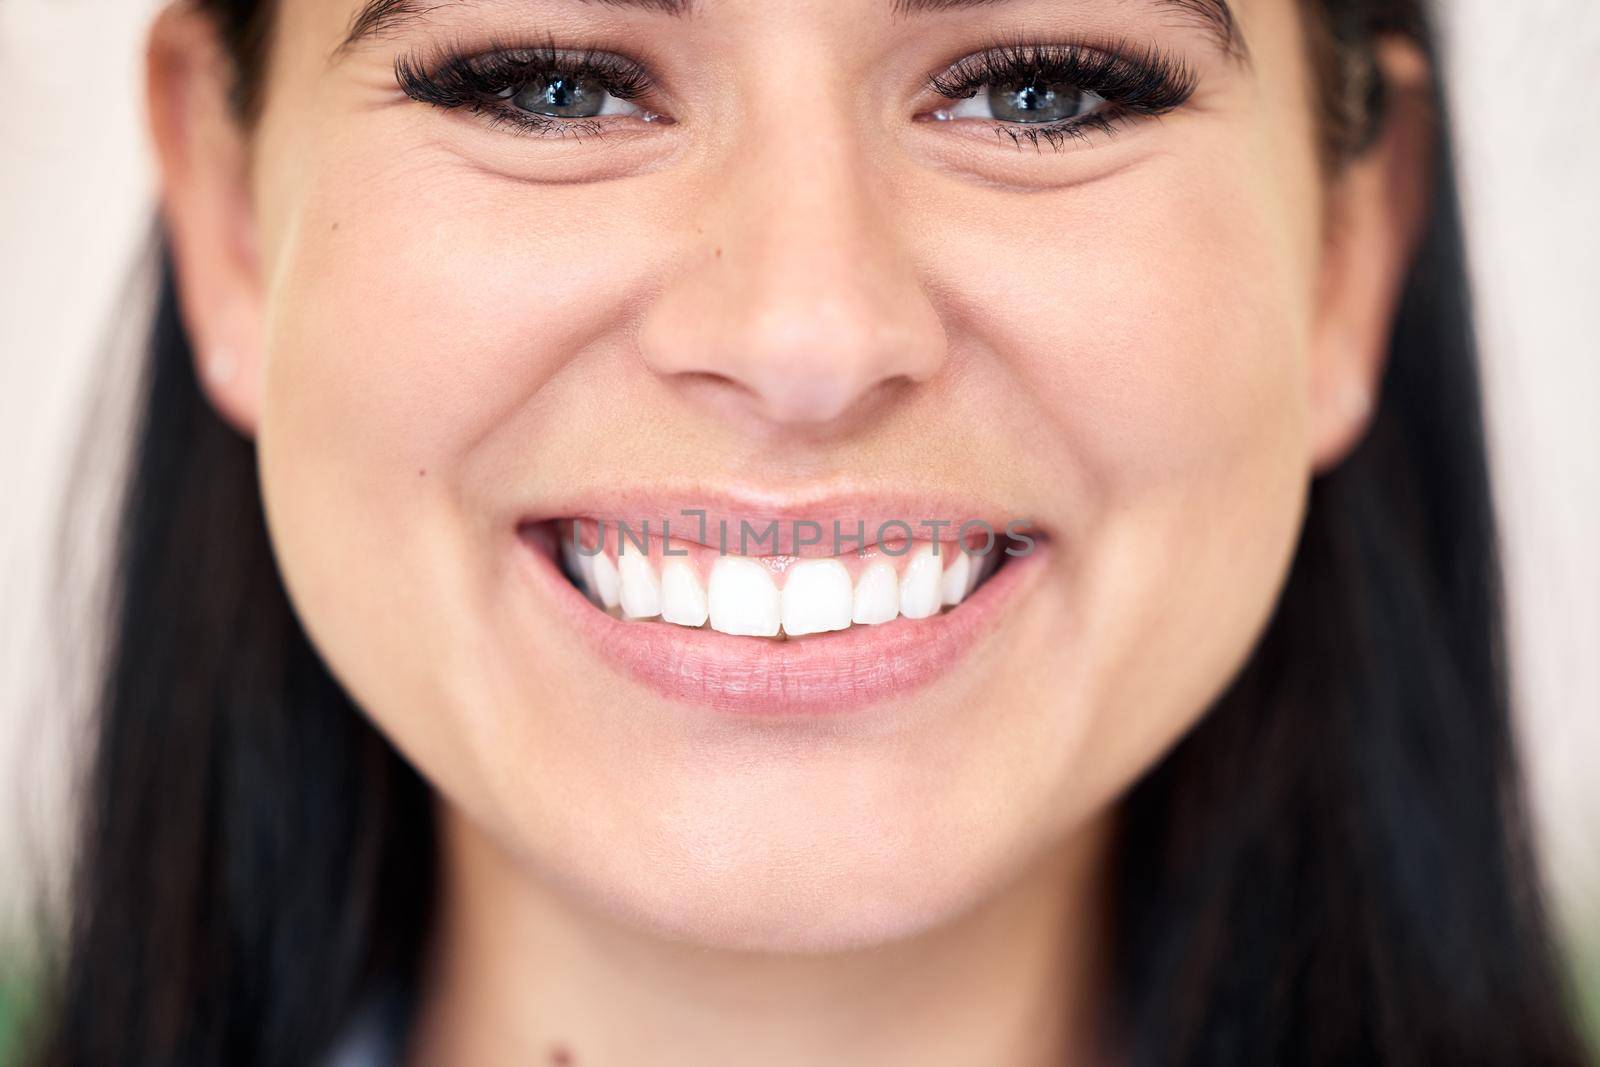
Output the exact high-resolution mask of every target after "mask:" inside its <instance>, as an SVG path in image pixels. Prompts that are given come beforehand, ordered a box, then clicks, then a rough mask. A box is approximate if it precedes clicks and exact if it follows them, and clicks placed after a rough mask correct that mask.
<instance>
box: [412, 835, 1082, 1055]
mask: <svg viewBox="0 0 1600 1067" xmlns="http://www.w3.org/2000/svg"><path fill="white" fill-rule="evenodd" d="M440 823H441V850H442V855H441V859H442V862H443V882H442V890H443V892H442V899H441V913H440V916H439V923H438V926H437V928H436V931H435V940H434V945H433V951H432V955H431V959H430V962H429V965H428V967H427V969H426V971H425V974H424V982H423V986H422V997H421V1000H420V1002H419V1005H418V1008H419V1014H418V1017H417V1019H416V1020H415V1026H414V1029H413V1040H412V1048H411V1054H410V1057H409V1060H410V1063H411V1064H412V1065H413V1067H433V1065H435V1064H456V1063H471V1064H478V1065H483V1067H493V1065H498V1064H502V1063H504V1064H518V1065H530V1064H531V1065H545V1064H550V1065H560V1064H571V1065H585V1064H623V1063H651V1064H662V1065H676V1064H695V1065H697V1067H699V1065H704V1064H707V1063H730V1062H741V1063H761V1064H771V1065H774V1067H787V1065H790V1064H795V1065H798V1064H816V1063H830V1064H840V1065H851V1064H872V1065H874V1067H898V1065H901V1064H906V1065H910V1064H917V1065H919V1067H937V1065H943V1064H950V1065H956V1064H963V1065H969V1064H973V1063H993V1064H1005V1065H1007V1067H1013V1065H1015V1067H1024V1065H1033V1064H1040V1065H1043V1064H1047V1063H1048V1064H1062V1063H1074V1064H1087V1063H1094V1062H1096V1061H1097V1060H1098V1059H1099V1057H1098V1056H1097V1055H1096V1053H1095V1049H1096V1047H1097V1045H1098V1043H1099V1039H1100V1037H1101V1033H1100V1029H1101V1028H1100V1027H1099V1026H1098V1025H1097V1022H1098V1020H1100V1019H1101V1018H1102V1010H1103V1008H1104V1006H1105V1005H1104V998H1103V989H1104V984H1105V982H1104V967H1103V964H1104V957H1103V951H1102V949H1103V944H1104V942H1103V938H1102V937H1101V936H1100V935H1101V932H1102V930H1103V928H1104V919H1105V908H1104V906H1103V905H1104V898H1103V895H1102V893H1103V882H1104V880H1103V877H1102V874H1103V871H1104V869H1105V866H1106V864H1105V860H1106V852H1107V841H1108V838H1109V834H1108V831H1107V829H1106V827H1105V826H1104V825H1101V826H1097V827H1095V828H1094V829H1092V830H1089V831H1086V832H1085V833H1083V834H1082V835H1081V836H1080V837H1078V838H1075V839H1074V840H1072V841H1070V842H1069V843H1068V844H1067V845H1065V846H1063V847H1061V848H1060V849H1058V850H1057V851H1056V852H1054V853H1052V854H1050V855H1048V856H1046V857H1044V858H1043V859H1042V860H1040V861H1039V862H1037V863H1035V864H1034V865H1033V866H1032V867H1030V868H1029V869H1028V870H1027V871H1025V872H1024V873H1022V874H1021V875H1020V876H1019V877H1017V878H1016V879H1014V880H1013V881H1012V882H1011V883H1010V884H1009V885H1007V886H1006V887H1004V888H1003V889H1001V890H1000V891H998V892H996V893H994V894H991V895H990V896H989V897H988V898H987V899H985V900H984V901H982V902H981V903H980V904H978V905H977V906H975V907H974V908H972V909H971V910H970V911H969V912H967V913H966V914H963V915H961V916H959V917H957V918H954V919H952V920H951V921H949V922H947V923H945V924H944V925H942V926H939V927H937V928H934V929H930V930H927V931H924V932H923V933H921V934H919V935H917V936H915V937H912V938H905V939H901V940H898V941H895V942H892V943H888V944H884V945H878V946H874V947H872V948H870V949H863V950H859V951H850V952H840V953H828V954H786V953H758V952H749V951H735V950H721V949H715V948H707V947H705V946H702V945H696V944H689V943H685V942H681V941H667V940H663V939H661V938H659V937H656V936H654V935H651V934H649V933H645V932H642V931H640V930H638V929H635V928H632V927H629V926H627V925H625V924H622V923H619V922H617V921H616V920H614V919H612V918H610V917H608V916H606V915H602V914H599V913H598V912H597V911H595V910H593V909H592V908H590V907H589V906H588V905H586V904H585V903H584V902H582V901H575V900H572V899H570V898H569V897H567V896H565V895H563V894H562V893H561V892H560V891H559V890H558V889H555V888H553V887H551V886H550V885H548V884H547V883H545V882H543V881H542V880H540V879H539V877H538V876H537V875H535V874H531V873H529V872H528V871H527V870H526V869H524V868H519V867H517V866H516V865H515V863H514V862H513V860H512V859H511V858H510V857H509V856H507V855H506V854H505V853H504V852H503V851H501V850H499V849H498V848H496V847H495V845H494V844H493V843H491V842H490V841H489V840H488V839H487V838H485V837H484V836H483V835H482V834H481V833H479V832H478V831H477V830H476V829H475V828H474V827H473V826H471V825H470V824H469V823H468V822H467V821H466V820H465V819H464V818H462V817H461V816H460V815H459V814H458V813H455V812H454V811H453V810H451V809H449V808H448V806H442V807H441V811H440Z"/></svg>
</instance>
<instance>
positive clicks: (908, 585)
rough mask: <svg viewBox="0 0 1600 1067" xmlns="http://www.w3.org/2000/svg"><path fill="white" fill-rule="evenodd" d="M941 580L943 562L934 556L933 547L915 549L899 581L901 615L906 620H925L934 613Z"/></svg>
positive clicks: (926, 545)
mask: <svg viewBox="0 0 1600 1067" xmlns="http://www.w3.org/2000/svg"><path fill="white" fill-rule="evenodd" d="M943 578H944V561H943V560H942V559H941V558H940V557H939V556H936V555H934V546H933V545H931V544H925V545H923V546H922V547H921V548H919V549H917V551H916V552H915V553H913V554H912V556H911V562H909V563H907V564H906V572H905V574H903V575H901V577H900V614H902V615H904V616H905V617H906V618H908V619H926V618H927V617H928V616H930V615H932V614H934V613H935V612H937V611H938V610H939V607H940V600H941V599H942V598H941V596H940V594H941V592H942V590H941V589H940V588H939V586H940V582H941V581H942V580H943Z"/></svg>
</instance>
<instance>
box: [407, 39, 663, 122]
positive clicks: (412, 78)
mask: <svg viewBox="0 0 1600 1067" xmlns="http://www.w3.org/2000/svg"><path fill="white" fill-rule="evenodd" d="M394 76H395V81H396V82H398V83H399V85H400V91H401V92H403V93H405V94H406V95H407V96H409V97H410V98H411V99H413V100H415V101H417V102H419V103H423V104H432V105H433V106H435V107H439V108H443V109H445V110H447V111H452V110H457V109H465V110H467V111H469V112H471V113H473V114H477V115H484V116H486V117H487V118H488V119H489V122H490V125H492V126H500V125H506V126H511V127H514V128H516V129H518V130H520V131H521V132H524V133H531V134H535V135H538V136H550V135H556V136H582V135H583V134H593V135H595V136H602V135H604V133H605V126H606V124H605V123H603V122H596V121H595V120H593V119H570V118H555V117H550V116H544V115H536V114H534V113H533V112H530V111H525V110H523V109H522V108H519V107H515V106H512V105H511V104H509V103H507V102H506V100H505V96H506V94H507V92H508V91H510V92H513V93H514V92H515V91H516V90H518V89H520V88H522V87H524V86H526V85H529V84H531V83H534V82H538V81H543V80H548V79H553V78H557V77H560V78H572V79H574V80H585V81H592V82H594V83H596V84H598V85H599V86H600V87H601V88H602V89H604V90H605V91H606V92H607V93H609V94H611V95H612V96H613V97H615V98H616V99H618V100H637V99H640V98H643V97H646V96H649V95H650V94H651V93H652V92H654V90H655V82H654V81H653V80H652V79H651V78H650V75H649V74H648V73H647V72H646V71H645V69H644V68H643V67H641V66H640V65H639V64H637V63H635V62H633V61H632V60H631V59H626V58H624V57H622V56H619V55H616V54H615V53H612V52H602V51H599V50H597V49H588V50H586V51H579V50H571V49H562V48H558V47H556V45H555V44H554V43H547V44H542V45H538V46H536V47H533V48H499V49H494V50H491V51H485V52H480V53H478V54H476V55H450V56H446V57H444V58H443V59H442V60H436V61H434V62H432V63H429V62H426V61H424V60H423V59H422V58H421V57H419V56H416V55H410V56H401V57H400V58H398V59H397V60H395V65H394Z"/></svg>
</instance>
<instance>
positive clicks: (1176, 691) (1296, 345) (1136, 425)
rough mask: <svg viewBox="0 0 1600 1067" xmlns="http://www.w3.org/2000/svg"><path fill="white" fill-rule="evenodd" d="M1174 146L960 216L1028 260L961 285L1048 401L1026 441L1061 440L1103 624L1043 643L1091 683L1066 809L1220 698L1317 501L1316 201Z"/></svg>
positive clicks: (965, 312) (1082, 583)
mask: <svg viewBox="0 0 1600 1067" xmlns="http://www.w3.org/2000/svg"><path fill="white" fill-rule="evenodd" d="M1173 166H1176V164H1171V165H1170V166H1169V165H1168V164H1167V163H1166V162H1165V161H1163V160H1159V159H1157V160H1151V161H1150V162H1149V165H1148V166H1146V167H1143V168H1140V169H1137V170H1135V171H1130V172H1128V173H1126V174H1123V175H1118V176H1113V177H1112V178H1110V179H1107V180H1106V181H1104V182H1102V183H1096V184H1093V185H1088V186H1082V187H1079V188H1076V189H1072V190H1065V191H1062V192H1061V193H1059V194H1054V195H1055V200H1054V202H1053V204H1052V207H1051V209H1050V210H1049V211H1048V212H1043V213H1041V212H1038V211H1032V212H1030V213H1029V214H1028V215H1027V216H1026V217H1025V218H1023V217H1022V216H1020V214H1019V213H1018V211H1017V210H1016V206H1015V204H1012V205H1009V206H1000V205H997V206H996V207H995V209H994V210H991V211H987V212H982V213H976V212H975V213H973V214H974V215H979V214H981V215H982V217H984V218H985V219H986V220H987V225H986V229H985V230H984V231H983V232H977V231H973V230H962V231H961V232H953V231H947V232H945V233H944V234H943V235H942V236H941V240H943V241H944V242H946V243H947V244H948V246H949V247H951V248H962V249H964V250H970V251H966V252H964V254H963V257H962V258H964V259H966V260H967V261H968V262H982V263H987V264H1005V265H1007V266H1006V268H1005V269H1001V270H993V271H984V272H982V273H981V274H976V273H969V274H966V275H963V277H962V279H961V284H960V286H959V287H957V286H956V284H955V283H956V279H953V278H951V279H946V284H947V286H950V287H953V288H955V289H956V290H957V291H960V292H961V293H963V294H964V295H963V298H962V299H963V300H964V304H963V306H962V308H961V315H962V317H963V318H964V319H965V321H966V322H967V324H968V325H967V327H966V328H967V329H969V330H970V331H971V332H972V334H973V335H974V336H976V337H981V338H982V339H983V343H984V345H985V346H987V347H989V348H991V349H992V350H994V355H995V358H994V359H993V360H992V361H991V362H992V363H993V365H994V366H995V367H996V368H997V369H998V371H999V373H1001V374H1003V375H1007V376H1010V378H1009V380H1002V381H1001V382H1000V383H999V384H998V385H996V386H995V388H996V390H997V392H999V391H1003V392H1004V393H1005V394H1007V396H1008V397H1009V398H1010V400H1011V402H1012V404H1013V405H1014V404H1015V403H1016V402H1017V401H1018V400H1019V399H1022V400H1023V402H1025V403H1027V404H1031V405H1032V410H1031V412H1030V417H1026V418H1022V419H1018V420H1017V422H1019V423H1020V424H1022V425H1025V426H1026V427H1028V430H1027V436H1026V438H1024V439H1022V440H1020V441H1019V442H1017V444H1016V447H1019V448H1026V449H1028V450H1030V451H1031V452H1032V453H1033V454H1035V455H1040V454H1042V455H1043V456H1044V457H1045V459H1046V462H1047V465H1048V467H1049V468H1050V469H1051V470H1052V471H1054V472H1056V473H1057V474H1058V476H1059V479H1060V483H1061V485H1062V487H1063V492H1062V499H1063V500H1064V501H1066V502H1067V503H1064V504H1063V509H1064V511H1066V512H1067V513H1066V514H1065V515H1063V516H1061V517H1060V523H1059V525H1060V526H1061V527H1062V528H1064V529H1066V530H1068V531H1069V533H1068V536H1067V538H1066V539H1065V540H1066V545H1067V548H1068V550H1067V551H1065V552H1063V553H1062V554H1061V555H1062V563H1063V566H1062V568H1060V573H1059V574H1058V575H1057V579H1058V580H1059V582H1060V583H1061V598H1062V601H1063V602H1065V603H1068V604H1070V605H1071V609H1070V610H1071V615H1072V617H1074V618H1075V619H1077V620H1081V621H1082V623H1083V625H1082V626H1081V627H1078V628H1077V629H1075V630H1074V633H1073V640H1071V641H1057V642H1055V643H1054V644H1052V645H1050V646H1048V647H1044V648H1042V649H1041V650H1040V655H1041V657H1043V658H1044V659H1045V660H1047V661H1048V662H1049V663H1050V664H1051V665H1050V667H1049V669H1048V670H1042V671H1041V674H1044V675H1047V676H1050V677H1052V678H1056V679H1060V680H1061V681H1060V682H1059V683H1058V684H1056V685H1054V686H1053V687H1052V691H1053V693H1056V694H1067V696H1066V697H1065V699H1062V698H1060V697H1056V698H1055V699H1056V703H1057V705H1058V709H1059V710H1058V712H1057V718H1056V723H1057V727H1056V730H1057V735H1056V736H1055V737H1054V738H1053V739H1052V741H1051V742H1049V743H1048V744H1047V745H1045V746H1042V747H1043V748H1045V749H1047V750H1051V751H1055V752H1057V753H1058V754H1059V766H1057V767H1056V768H1055V770H1056V771H1057V772H1058V775H1057V780H1058V781H1059V782H1061V783H1065V784H1063V785H1062V786H1061V788H1062V789H1065V790H1068V791H1069V792H1070V794H1071V801H1072V802H1071V803H1066V804H1063V805H1062V806H1061V810H1071V811H1081V810H1083V808H1084V807H1085V806H1088V807H1090V808H1093V806H1094V805H1095V804H1096V803H1099V802H1103V801H1104V800H1105V799H1106V798H1108V797H1109V796H1110V795H1112V794H1113V793H1115V792H1116V791H1117V790H1118V789H1120V788H1121V787H1123V786H1124V785H1126V783H1127V782H1128V781H1130V780H1132V779H1133V778H1134V777H1135V776H1136V775H1137V774H1138V773H1139V772H1140V771H1141V770H1142V769H1143V768H1145V767H1147V766H1149V765H1150V763H1151V762H1152V761H1153V760H1154V759H1156V758H1157V757H1158V756H1159V754H1160V753H1161V752H1162V751H1163V750H1164V749H1165V748H1166V747H1167V746H1168V745H1170V744H1171V743H1172V741H1173V740H1175V738H1176V737H1177V736H1178V735H1179V734H1180V733H1181V732H1182V731H1183V730H1184V729H1185V728H1186V727H1187V726H1188V725H1190V724H1192V723H1193V721H1194V720H1195V719H1196V718H1198V717H1199V715H1200V714H1201V713H1202V712H1203V711H1204V709H1205V708H1206V707H1208V706H1209V705H1210V704H1211V703H1212V702H1213V701H1214V699H1215V697H1216V696H1217V695H1218V693H1219V692H1220V690H1221V688H1222V687H1223V686H1224V685H1225V683H1226V682H1227V681H1228V680H1229V679H1230V678H1231V677H1232V676H1233V675H1234V674H1235V673H1236V671H1237V669H1238V667H1239V666H1240V665H1242V662H1243V660H1244V658H1245V656H1246V655H1247V654H1248V651H1249V649H1250V648H1251V647H1253V645H1254V643H1255V640H1256V639H1257V637H1258V636H1259V631H1260V628H1261V627H1262V626H1263V625H1264V624H1265V621H1266V619H1267V618H1268V616H1269V615H1270V611H1271V608H1272V605H1273V603H1274V602H1275V600H1276V596H1277V593H1278V590H1279V589H1280V588H1281V585H1282V582H1283V579H1284V578H1285V576H1286V574H1287V569H1288V566H1289V561H1290V559H1291V558H1292V553H1293V547H1294V544H1295V541H1296V539H1297V535H1298V530H1299V524H1300V520H1301V517H1302V514H1303V507H1304V499H1305V493H1306V489H1307V485H1308V473H1307V472H1308V469H1309V465H1310V451H1309V442H1308V438H1307V431H1308V423H1307V419H1308V413H1307V408H1306V393H1307V390H1306V377H1307V365H1308V358H1309V353H1308V345H1309V336H1310V328H1311V322H1312V303H1311V299H1310V294H1311V293H1312V292H1313V290H1314V281H1313V280H1314V277H1315V258H1314V254H1313V250H1314V237H1313V229H1312V227H1311V226H1310V224H1309V222H1308V221H1307V220H1308V219H1309V218H1311V217H1312V216H1311V213H1310V212H1309V211H1307V210H1305V205H1304V204H1300V203H1291V202H1286V201H1282V200H1280V199H1278V198H1277V196H1276V195H1275V193H1274V188H1275V186H1272V185H1267V184H1265V183H1254V184H1253V183H1250V182H1248V181H1245V180H1243V179H1240V178H1238V177H1237V175H1239V174H1240V173H1241V172H1244V173H1266V172H1268V171H1267V168H1265V167H1252V166H1249V165H1244V164H1240V165H1238V166H1236V167H1205V168H1199V167H1194V168H1192V169H1189V168H1186V169H1185V170H1184V172H1183V173H1175V172H1174V171H1173V170H1172V169H1171V167H1173ZM1307 180H1309V178H1308V179H1307ZM997 219H999V220H1016V221H1014V222H1002V223H1001V224H1000V225H999V226H996V224H995V220H997ZM996 400H997V402H998V397H997V398H996Z"/></svg>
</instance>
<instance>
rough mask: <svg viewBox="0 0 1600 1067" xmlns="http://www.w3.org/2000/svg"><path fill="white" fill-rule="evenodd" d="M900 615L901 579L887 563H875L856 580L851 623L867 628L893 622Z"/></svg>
mask: <svg viewBox="0 0 1600 1067" xmlns="http://www.w3.org/2000/svg"><path fill="white" fill-rule="evenodd" d="M899 614H900V579H899V578H897V577H895V573H894V568H893V567H891V566H889V564H887V563H874V564H872V565H871V566H869V567H868V568H867V569H866V570H864V571H862V572H861V577H860V578H858V579H856V597H855V605H854V608H853V610H852V611H851V612H850V621H851V622H855V623H862V624H864V625H867V626H876V625H878V624H879V623H882V622H892V621H893V620H894V619H895V618H896V617H897V616H898V615H899Z"/></svg>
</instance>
